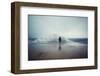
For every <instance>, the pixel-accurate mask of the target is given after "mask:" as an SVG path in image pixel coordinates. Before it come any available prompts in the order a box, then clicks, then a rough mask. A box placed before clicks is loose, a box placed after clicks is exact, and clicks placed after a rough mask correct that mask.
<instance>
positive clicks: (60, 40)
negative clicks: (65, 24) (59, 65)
mask: <svg viewBox="0 0 100 76" xmlns="http://www.w3.org/2000/svg"><path fill="white" fill-rule="evenodd" d="M58 41H59V50H61V42H62V39H61V37H59V38H58Z"/></svg>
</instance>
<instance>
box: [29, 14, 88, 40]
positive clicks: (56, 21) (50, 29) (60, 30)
mask: <svg viewBox="0 0 100 76" xmlns="http://www.w3.org/2000/svg"><path fill="white" fill-rule="evenodd" d="M28 36H29V37H31V38H34V37H37V38H41V37H43V38H45V37H52V36H63V37H65V38H87V37H88V18H87V17H71V16H63V17H62V16H42V15H41V16H38V15H37V16H36V15H29V16H28Z"/></svg>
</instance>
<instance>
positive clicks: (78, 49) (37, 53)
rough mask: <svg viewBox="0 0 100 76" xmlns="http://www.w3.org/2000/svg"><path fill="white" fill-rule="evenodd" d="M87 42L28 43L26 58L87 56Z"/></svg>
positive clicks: (75, 57) (74, 57) (44, 58)
mask: <svg viewBox="0 0 100 76" xmlns="http://www.w3.org/2000/svg"><path fill="white" fill-rule="evenodd" d="M87 47H88V46H87V44H81V43H74V42H71V43H65V44H58V43H29V44H28V60H50V59H79V58H87V57H88V50H87Z"/></svg>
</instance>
